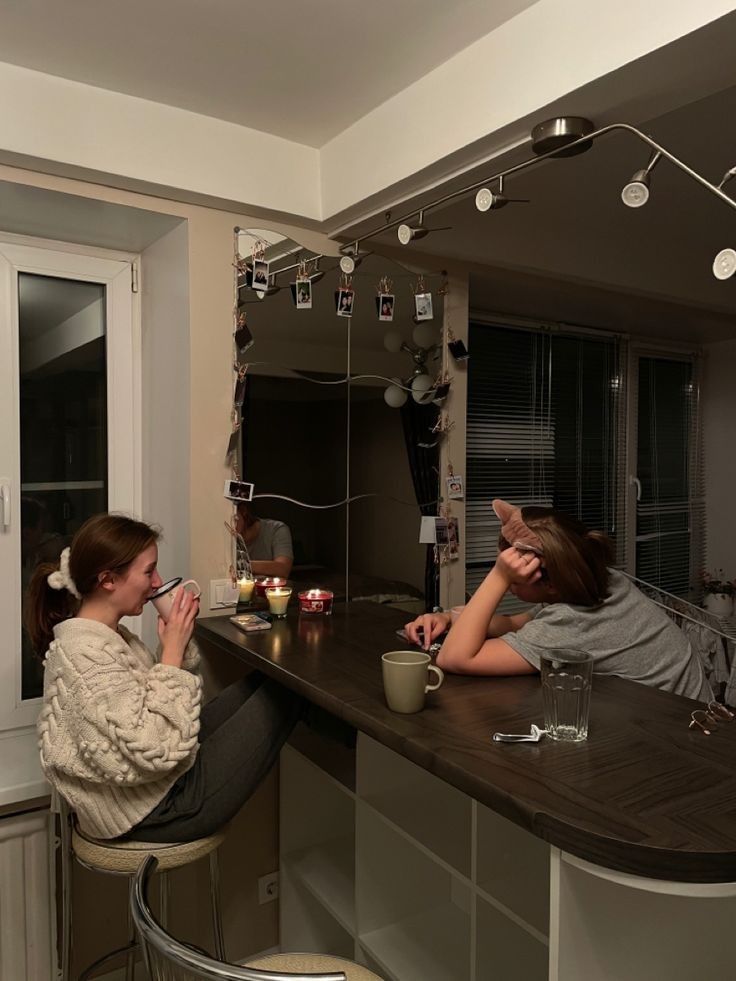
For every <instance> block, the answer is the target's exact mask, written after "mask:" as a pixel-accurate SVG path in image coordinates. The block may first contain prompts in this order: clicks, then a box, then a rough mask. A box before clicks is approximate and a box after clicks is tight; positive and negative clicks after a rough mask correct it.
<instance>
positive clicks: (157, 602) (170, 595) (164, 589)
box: [151, 576, 202, 621]
mask: <svg viewBox="0 0 736 981" xmlns="http://www.w3.org/2000/svg"><path fill="white" fill-rule="evenodd" d="M187 587H191V588H190V590H189V591H190V592H191V594H192V595H193V596H195V597H199V596H201V595H202V590H201V589H200V588H199V583H198V582H197V581H196V580H195V579H185V580H184V582H182V580H181V576H178V577H177V578H176V579H169V581H168V582H165V583H164V584H163V586H160V587H159V588H158V589H157V590H156V592H155V594H154V595H153V596H152V597H151V602H152V603H153V605H154V606H155V607H156V612H157V613H158V615H159V616H160V617H161V619H162V620H164V621H166V620H168V619H169V616H170V615H171V608H172V607H173V605H174V601H175V600H176V597H177V596H178V595H179V590H180V589H186V588H187Z"/></svg>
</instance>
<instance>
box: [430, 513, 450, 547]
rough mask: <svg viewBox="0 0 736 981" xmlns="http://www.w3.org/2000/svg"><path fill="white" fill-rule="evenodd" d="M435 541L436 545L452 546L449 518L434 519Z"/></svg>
mask: <svg viewBox="0 0 736 981" xmlns="http://www.w3.org/2000/svg"><path fill="white" fill-rule="evenodd" d="M434 540H435V544H436V545H449V544H450V528H449V522H448V520H447V518H435V519H434Z"/></svg>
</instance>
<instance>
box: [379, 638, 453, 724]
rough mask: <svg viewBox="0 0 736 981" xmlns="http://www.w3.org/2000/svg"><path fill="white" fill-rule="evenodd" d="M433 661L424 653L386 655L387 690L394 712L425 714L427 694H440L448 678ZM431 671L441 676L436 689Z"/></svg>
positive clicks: (387, 697)
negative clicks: (432, 681)
mask: <svg viewBox="0 0 736 981" xmlns="http://www.w3.org/2000/svg"><path fill="white" fill-rule="evenodd" d="M431 660H432V659H431V657H430V656H429V654H425V653H424V652H423V651H388V653H386V654H383V655H382V657H381V661H382V662H383V664H382V667H383V690H384V693H385V695H386V704H387V705H388V707H389V708H390V709H391V711H392V712H402V713H404V714H405V715H410V714H411V713H412V712H421V710H422V709H423V708H424V698H425V695H426V693H427V692H428V691H437V689H438V688H439V687H440V685H441V684H442V682H443V681H444V680H445V676H444V674H443V673H442V671H441V669H440V668H438V667H437V665H436V664H432V663H431ZM430 671H432V672H434V674H435V675H436V676H437V682H436V684H434V685H431V684H429V672H430Z"/></svg>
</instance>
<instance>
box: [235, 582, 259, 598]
mask: <svg viewBox="0 0 736 981" xmlns="http://www.w3.org/2000/svg"><path fill="white" fill-rule="evenodd" d="M254 586H255V581H254V580H253V579H238V590H239V592H240V602H241V603H250V601H251V597H252V596H253V587H254Z"/></svg>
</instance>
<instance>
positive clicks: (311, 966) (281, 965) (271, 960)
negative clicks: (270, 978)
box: [245, 953, 382, 981]
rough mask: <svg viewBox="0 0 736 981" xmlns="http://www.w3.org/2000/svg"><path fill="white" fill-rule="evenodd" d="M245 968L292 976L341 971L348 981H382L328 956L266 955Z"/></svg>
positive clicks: (352, 964) (365, 969)
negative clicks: (279, 972)
mask: <svg viewBox="0 0 736 981" xmlns="http://www.w3.org/2000/svg"><path fill="white" fill-rule="evenodd" d="M245 966H246V967H254V968H257V969H259V970H262V971H265V970H270V971H284V972H290V973H292V974H296V975H299V974H317V973H319V972H320V971H322V972H327V971H343V972H344V974H345V976H346V978H347V979H348V981H382V979H381V978H380V977H379V976H378V975H377V974H374V973H373V971H369V970H368V968H367V967H363V965H362V964H355V963H353V961H348V960H345V959H344V958H343V957H332V956H331V955H330V954H300V953H296V954H295V953H288V954H266V956H265V957H258V958H256V959H255V960H253V961H248V962H247V963H246V965H245Z"/></svg>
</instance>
